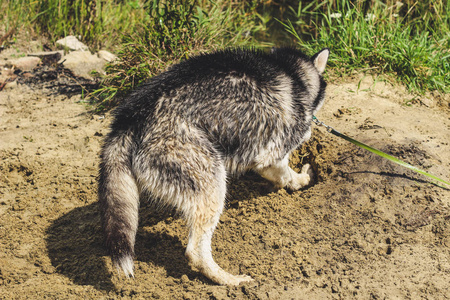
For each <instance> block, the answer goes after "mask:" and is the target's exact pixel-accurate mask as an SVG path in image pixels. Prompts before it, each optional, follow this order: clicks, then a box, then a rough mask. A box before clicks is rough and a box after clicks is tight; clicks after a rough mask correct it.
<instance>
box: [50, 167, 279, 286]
mask: <svg viewBox="0 0 450 300" xmlns="http://www.w3.org/2000/svg"><path fill="white" fill-rule="evenodd" d="M228 186H229V189H228V190H229V193H228V197H227V198H228V204H227V206H228V207H233V206H235V205H237V203H238V202H240V201H247V200H248V199H251V198H253V197H257V196H260V195H264V194H267V193H269V192H271V191H273V189H272V188H271V185H270V184H269V183H268V182H266V181H265V180H264V179H262V178H261V177H259V176H258V175H255V174H252V173H250V174H246V175H244V176H241V177H240V178H239V179H238V180H236V179H232V180H231V181H230V182H229V185H228ZM244 187H245V188H244ZM139 215H140V227H139V230H138V232H137V238H136V246H135V252H136V258H135V259H136V260H138V261H141V262H150V261H151V262H152V263H154V264H155V265H158V266H163V267H164V268H165V269H166V271H167V274H168V275H169V276H173V277H174V278H180V277H181V276H182V275H183V274H187V275H188V276H189V277H190V278H191V277H198V278H201V280H204V281H208V282H209V280H208V279H206V278H205V277H203V276H202V275H200V274H198V273H197V272H194V271H192V270H191V268H190V267H189V265H188V262H187V260H186V258H185V256H184V252H185V247H184V246H183V244H182V243H181V241H180V239H179V237H177V236H171V235H169V234H167V233H166V232H158V231H156V232H149V231H148V230H144V229H143V228H142V227H143V226H145V227H147V226H153V225H155V224H157V223H158V222H160V221H162V220H165V219H167V218H168V217H171V216H173V213H172V212H170V211H166V212H161V211H158V210H155V209H154V207H152V206H151V205H146V204H144V203H142V204H141V209H140V213H139ZM175 217H176V216H175ZM186 234H187V233H186ZM46 245H47V250H48V254H49V257H50V259H51V263H52V265H53V267H55V269H56V272H58V273H60V274H63V275H64V276H67V277H68V278H70V279H71V280H72V281H73V282H74V283H75V284H79V285H91V286H93V287H94V288H96V289H98V290H103V291H110V290H114V289H115V286H114V284H113V281H112V276H117V272H112V270H111V267H110V266H109V267H108V264H109V265H110V260H109V258H108V257H107V252H106V249H105V247H104V244H103V235H102V230H101V225H100V215H99V209H98V206H97V203H92V204H90V205H87V206H84V207H79V208H75V209H73V210H71V211H70V212H68V213H66V214H64V215H63V216H61V217H59V218H58V219H56V220H55V221H53V223H52V224H51V225H50V226H49V227H48V229H47V238H46Z"/></svg>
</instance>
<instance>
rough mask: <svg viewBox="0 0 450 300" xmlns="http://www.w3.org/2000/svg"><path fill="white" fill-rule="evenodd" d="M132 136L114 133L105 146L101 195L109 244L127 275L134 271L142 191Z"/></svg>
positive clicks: (117, 262)
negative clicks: (134, 166)
mask: <svg viewBox="0 0 450 300" xmlns="http://www.w3.org/2000/svg"><path fill="white" fill-rule="evenodd" d="M132 143H133V142H132V136H131V135H130V134H127V133H123V132H122V133H121V134H116V135H114V134H111V135H110V136H108V138H107V139H106V141H105V144H104V146H103V150H102V156H101V159H102V161H101V163H100V174H99V186H98V196H99V205H100V213H101V219H102V226H103V231H104V234H105V238H106V247H107V249H108V251H109V254H110V255H111V258H112V261H113V264H114V265H115V266H116V267H117V268H118V269H120V268H121V269H122V270H123V271H124V273H125V275H126V276H127V277H129V276H134V274H133V265H134V264H133V256H134V242H135V237H136V231H137V227H138V210H139V191H138V187H137V185H136V182H135V179H134V176H133V172H132V168H131V155H132V154H131V153H132V148H133V147H132Z"/></svg>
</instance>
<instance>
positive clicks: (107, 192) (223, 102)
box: [99, 48, 328, 284]
mask: <svg viewBox="0 0 450 300" xmlns="http://www.w3.org/2000/svg"><path fill="white" fill-rule="evenodd" d="M327 58H328V50H326V51H325V50H324V51H321V52H319V53H318V54H316V56H314V57H313V58H308V57H306V56H305V55H303V54H301V53H299V52H298V51H296V50H294V49H288V48H287V49H275V50H274V51H272V52H271V53H267V54H266V53H263V52H260V51H253V50H226V51H221V52H216V53H212V54H205V55H201V56H198V57H194V58H192V59H189V60H187V61H185V62H182V63H180V64H178V65H175V66H173V67H172V68H171V69H169V70H168V71H167V72H165V73H162V74H160V75H158V76H156V77H154V78H153V79H151V80H150V81H148V82H147V83H145V84H143V85H142V86H141V87H139V88H138V89H136V91H135V92H133V93H132V94H131V95H130V96H129V97H128V99H127V100H126V101H125V102H124V103H123V104H122V105H121V106H120V107H118V108H117V110H116V111H115V119H114V121H113V123H112V126H111V132H110V134H109V135H108V137H107V138H106V141H105V145H104V147H103V152H102V163H101V168H100V177H99V199H100V205H101V206H100V207H101V211H102V220H103V226H104V230H105V233H106V242H107V247H108V249H109V250H110V252H111V255H112V258H113V261H114V262H115V263H116V265H118V266H120V267H122V269H123V270H124V271H125V273H126V274H127V275H132V274H133V267H132V255H133V251H134V250H133V247H134V237H135V234H136V230H137V219H138V216H137V214H138V205H139V204H138V203H139V195H140V194H142V193H148V194H151V195H152V196H153V198H154V199H158V201H159V202H160V203H161V204H162V205H170V206H174V207H176V208H177V209H178V210H179V211H180V212H181V213H182V214H183V216H184V217H185V219H186V220H187V223H188V226H189V227H190V228H191V231H190V236H189V243H188V247H187V250H186V254H187V256H188V259H189V261H190V263H191V264H192V265H193V266H195V267H197V268H198V269H200V271H202V272H203V273H204V274H205V275H207V276H208V277H209V278H210V279H212V280H214V281H216V282H218V283H223V284H237V283H239V282H240V281H243V280H247V279H248V278H247V277H239V276H232V275H230V274H228V273H226V272H225V271H223V270H222V269H221V268H220V267H219V266H218V265H217V264H215V262H214V261H213V259H212V256H211V249H210V239H211V236H212V233H213V231H214V228H215V226H216V224H217V222H218V220H219V216H220V214H221V212H222V209H223V204H224V199H225V193H226V177H227V174H228V173H235V172H242V171H245V170H248V169H254V170H255V171H257V172H259V173H260V174H261V175H262V176H264V177H265V178H267V179H269V180H271V181H273V182H274V183H275V184H278V185H280V186H285V185H286V186H289V187H291V188H293V189H297V188H299V187H301V186H304V185H305V182H307V183H309V180H310V177H309V175H308V174H307V170H305V172H304V174H306V175H305V176H303V177H302V178H300V177H298V178H297V177H296V176H297V175H298V176H300V175H301V174H296V173H295V172H294V173H295V174H293V173H291V171H289V170H287V169H285V166H284V164H285V161H286V160H287V158H286V157H287V155H288V154H289V153H290V152H291V151H292V150H293V149H295V148H296V147H297V146H298V145H299V144H301V143H302V142H303V141H304V140H305V139H307V138H308V137H309V134H310V124H311V117H312V114H313V113H314V112H315V111H316V110H317V109H318V108H319V107H320V106H321V104H322V102H323V98H324V90H325V82H324V81H323V79H322V77H321V73H322V72H323V69H324V67H325V63H326V59H327ZM274 166H275V167H274ZM292 172H293V171H292ZM307 183H306V184H307Z"/></svg>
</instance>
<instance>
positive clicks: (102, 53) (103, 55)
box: [97, 50, 117, 62]
mask: <svg viewBox="0 0 450 300" xmlns="http://www.w3.org/2000/svg"><path fill="white" fill-rule="evenodd" d="M97 55H98V57H100V58H101V59H104V60H106V61H107V62H112V61H115V60H116V59H117V56H116V55H114V54H112V53H111V52H109V51H106V50H100V51H98V53H97Z"/></svg>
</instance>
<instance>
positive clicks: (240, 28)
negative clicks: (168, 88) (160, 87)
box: [93, 0, 262, 110]
mask: <svg viewBox="0 0 450 300" xmlns="http://www.w3.org/2000/svg"><path fill="white" fill-rule="evenodd" d="M145 9H146V10H147V13H148V15H149V16H150V18H149V19H148V20H147V22H146V23H145V24H142V26H141V27H140V28H138V30H137V32H136V33H133V34H127V35H124V37H123V44H122V48H121V50H120V52H119V53H118V56H119V60H118V61H117V62H116V63H114V64H111V65H109V66H108V67H107V69H106V72H107V76H106V78H105V80H104V82H103V84H102V87H101V88H100V89H99V90H97V91H96V92H95V93H94V94H93V95H94V96H95V97H96V98H97V100H98V101H99V103H100V105H99V106H98V109H99V110H102V109H104V108H108V107H110V106H113V105H115V104H116V103H117V101H120V99H121V97H122V96H124V95H126V94H127V93H128V92H129V91H130V90H132V89H133V88H134V87H135V86H137V85H139V84H140V83H141V82H143V81H145V80H147V79H148V78H149V77H152V76H154V75H155V74H157V73H159V72H161V70H163V69H165V68H166V67H167V66H168V65H171V64H173V63H175V62H178V61H180V60H181V59H184V58H187V57H189V56H191V55H193V54H195V53H199V52H203V51H208V50H212V49H217V48H224V47H227V46H232V47H236V46H249V45H254V44H255V42H254V40H253V39H252V36H253V33H252V31H253V32H254V31H258V30H260V29H262V27H258V26H257V25H256V24H255V23H254V22H255V21H254V20H255V19H254V18H252V15H251V14H249V13H246V9H247V7H246V6H245V5H242V4H234V3H233V2H230V1H217V2H212V1H205V2H196V1H193V2H191V3H190V4H186V1H184V0H173V1H167V2H166V1H153V3H152V4H151V5H149V6H147V7H146V8H145Z"/></svg>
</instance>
